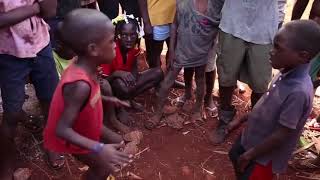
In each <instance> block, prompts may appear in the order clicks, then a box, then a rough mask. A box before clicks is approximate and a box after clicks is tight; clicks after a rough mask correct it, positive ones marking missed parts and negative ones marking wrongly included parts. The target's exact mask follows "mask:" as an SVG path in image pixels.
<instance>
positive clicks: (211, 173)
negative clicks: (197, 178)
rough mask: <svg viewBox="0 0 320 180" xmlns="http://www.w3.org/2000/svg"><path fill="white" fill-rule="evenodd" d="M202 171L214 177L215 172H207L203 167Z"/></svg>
mask: <svg viewBox="0 0 320 180" xmlns="http://www.w3.org/2000/svg"><path fill="white" fill-rule="evenodd" d="M201 169H202V170H203V171H204V172H206V173H208V174H210V175H214V172H212V171H209V170H207V169H205V168H203V167H201Z"/></svg>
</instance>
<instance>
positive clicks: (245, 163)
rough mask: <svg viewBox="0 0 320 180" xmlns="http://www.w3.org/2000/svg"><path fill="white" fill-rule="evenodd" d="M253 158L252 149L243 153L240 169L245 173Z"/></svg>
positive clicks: (239, 163) (240, 158)
mask: <svg viewBox="0 0 320 180" xmlns="http://www.w3.org/2000/svg"><path fill="white" fill-rule="evenodd" d="M252 159H253V157H252V150H249V151H246V152H245V153H243V154H242V155H241V156H240V157H239V159H238V171H239V172H241V173H243V172H244V171H245V169H246V168H247V167H248V165H249V163H250V162H251V161H252Z"/></svg>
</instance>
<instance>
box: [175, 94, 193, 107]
mask: <svg viewBox="0 0 320 180" xmlns="http://www.w3.org/2000/svg"><path fill="white" fill-rule="evenodd" d="M189 99H191V95H188V94H184V95H182V96H180V97H177V98H176V99H175V103H176V106H178V107H183V105H184V104H185V103H186V102H187V100H189Z"/></svg>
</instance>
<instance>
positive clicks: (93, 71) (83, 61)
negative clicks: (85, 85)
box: [76, 56, 99, 77]
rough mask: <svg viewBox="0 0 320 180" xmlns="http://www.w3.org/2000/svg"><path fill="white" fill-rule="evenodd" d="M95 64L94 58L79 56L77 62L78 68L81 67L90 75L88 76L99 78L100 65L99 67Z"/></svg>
mask: <svg viewBox="0 0 320 180" xmlns="http://www.w3.org/2000/svg"><path fill="white" fill-rule="evenodd" d="M93 62H94V58H88V57H84V56H79V57H78V60H77V61H76V64H77V65H78V66H80V67H81V68H82V69H84V70H85V71H86V72H87V73H88V75H90V76H92V77H96V76H97V67H98V66H99V65H97V64H95V63H93Z"/></svg>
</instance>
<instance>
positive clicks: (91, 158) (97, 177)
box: [73, 154, 111, 180]
mask: <svg viewBox="0 0 320 180" xmlns="http://www.w3.org/2000/svg"><path fill="white" fill-rule="evenodd" d="M73 156H75V157H76V159H78V160H79V161H80V162H82V163H84V164H86V165H88V166H89V170H88V171H87V172H86V173H85V177H84V179H85V180H93V179H94V180H106V179H107V177H108V176H109V175H110V172H111V170H109V169H108V167H107V166H106V165H105V164H104V163H103V160H102V159H99V158H98V156H97V155H95V154H77V155H73Z"/></svg>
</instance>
